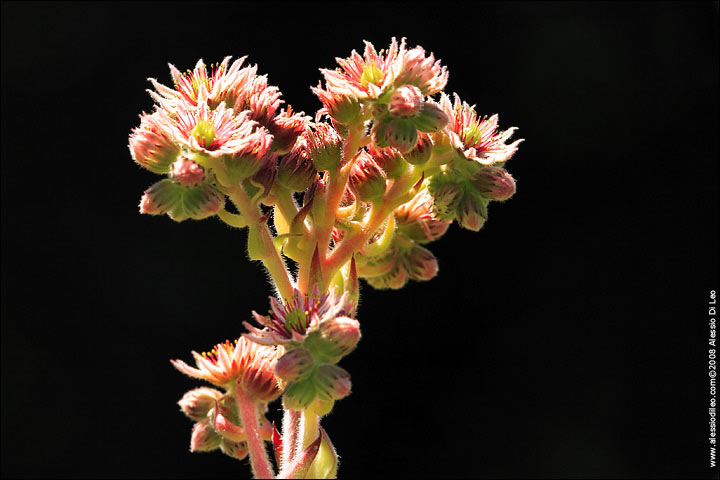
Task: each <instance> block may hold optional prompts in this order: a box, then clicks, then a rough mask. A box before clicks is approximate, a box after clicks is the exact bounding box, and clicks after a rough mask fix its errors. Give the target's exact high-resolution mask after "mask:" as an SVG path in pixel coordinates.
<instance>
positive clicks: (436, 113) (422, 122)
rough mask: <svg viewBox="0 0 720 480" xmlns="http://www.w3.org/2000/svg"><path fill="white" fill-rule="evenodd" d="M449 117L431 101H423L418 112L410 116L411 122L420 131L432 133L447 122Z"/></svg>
mask: <svg viewBox="0 0 720 480" xmlns="http://www.w3.org/2000/svg"><path fill="white" fill-rule="evenodd" d="M449 121H450V119H449V118H448V117H447V115H446V114H445V112H443V111H442V109H441V108H440V107H438V106H437V105H435V103H433V102H425V104H424V105H423V108H422V110H420V113H418V114H417V115H415V116H414V117H413V118H412V123H413V124H414V125H415V127H416V128H417V129H418V130H420V131H421V132H427V133H434V132H437V131H438V130H441V129H442V128H443V127H445V125H447V124H448V122H449Z"/></svg>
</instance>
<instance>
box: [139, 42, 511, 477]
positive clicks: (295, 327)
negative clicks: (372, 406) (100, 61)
mask: <svg viewBox="0 0 720 480" xmlns="http://www.w3.org/2000/svg"><path fill="white" fill-rule="evenodd" d="M244 60H245V58H241V59H238V60H235V61H234V62H232V63H231V59H230V58H229V57H228V58H225V59H224V60H223V61H222V62H221V63H219V64H216V65H214V66H212V67H211V68H210V69H209V70H208V67H207V66H206V65H205V64H204V63H203V61H202V60H200V61H199V62H198V63H197V65H196V66H195V68H194V69H193V70H191V71H187V72H186V73H182V72H180V71H179V70H177V69H176V68H175V67H173V66H172V65H171V66H170V73H171V75H172V80H173V86H172V87H168V86H165V85H162V84H160V83H158V82H157V81H155V80H153V79H151V80H150V81H151V82H152V84H153V87H154V90H153V91H150V94H151V96H152V97H153V99H154V100H155V102H156V105H155V110H154V112H153V113H151V114H143V115H141V117H140V126H139V127H137V128H135V129H134V130H133V131H132V133H131V135H130V142H129V143H130V152H131V155H132V158H133V159H134V160H135V162H136V163H137V164H139V165H140V166H142V167H144V168H146V169H148V170H150V171H151V172H154V173H157V174H161V175H165V176H166V178H165V179H163V180H160V181H158V182H157V183H155V184H154V185H152V186H151V187H150V188H148V189H147V190H146V191H145V193H144V195H143V196H142V198H141V200H140V212H141V213H145V214H150V215H165V214H167V215H168V216H169V217H170V218H171V219H173V220H175V221H176V222H182V221H184V220H187V219H193V220H201V219H205V218H209V217H215V218H218V219H219V220H221V221H222V222H224V223H226V224H228V225H230V226H232V227H236V228H241V229H247V232H248V233H247V235H248V241H247V245H248V255H249V257H250V258H251V259H253V260H259V261H261V262H262V263H263V265H264V267H265V268H266V269H267V271H268V273H269V274H270V276H271V278H272V282H273V286H274V296H273V297H271V298H270V310H269V312H268V313H267V314H266V315H261V314H258V313H256V312H252V315H248V317H247V320H248V321H246V322H244V325H245V328H246V331H245V332H244V333H243V332H238V335H239V338H238V339H237V340H236V341H234V342H228V341H226V342H224V343H219V344H217V345H216V346H215V347H213V348H211V349H210V351H209V352H205V353H197V352H193V356H194V360H195V364H196V366H194V367H193V366H191V365H189V364H187V363H185V362H183V361H182V360H174V361H173V362H172V363H173V365H174V366H175V367H176V368H177V369H178V370H180V371H181V372H183V373H185V374H187V375H190V376H192V377H195V378H198V379H201V380H205V381H207V382H209V383H211V384H213V385H214V386H215V387H217V388H209V387H200V388H197V389H194V390H191V391H189V392H187V393H186V394H185V395H184V396H183V398H182V399H181V400H180V402H179V405H180V407H181V409H182V411H183V412H184V413H185V414H186V415H187V416H188V417H189V418H191V419H192V420H193V421H195V425H194V427H193V429H192V436H191V442H190V450H191V451H210V450H215V449H219V450H221V451H222V452H223V453H224V454H226V455H229V456H231V457H234V458H237V459H244V458H246V457H249V459H250V464H251V466H252V470H253V473H254V475H255V476H256V477H258V478H273V477H275V478H332V477H335V476H336V474H337V468H338V460H337V454H336V452H335V449H334V448H333V445H332V443H331V442H330V438H329V436H328V434H327V433H326V432H325V431H324V430H323V429H322V427H320V418H321V417H322V416H324V415H327V414H329V413H330V412H331V411H332V410H333V407H334V405H335V402H336V401H337V400H340V399H342V398H344V397H346V396H347V395H349V394H350V391H351V380H350V374H349V373H348V372H347V371H346V370H344V369H343V368H342V367H341V366H340V365H339V363H340V361H341V360H342V358H343V357H344V356H345V355H347V354H349V353H350V352H351V351H352V350H353V349H355V347H356V345H357V343H358V341H359V340H360V323H359V321H358V318H357V315H358V311H357V305H358V300H359V294H360V288H359V279H360V278H364V279H365V280H366V281H367V283H368V284H370V285H371V286H372V287H374V288H389V289H399V288H402V287H404V286H405V285H406V284H407V283H408V281H410V280H416V281H427V280H430V279H431V278H433V277H434V276H435V275H437V272H438V263H437V260H436V259H435V256H434V255H433V254H432V252H431V251H430V250H429V249H428V248H427V247H428V244H430V243H431V242H433V241H435V240H437V239H438V238H440V237H441V236H442V235H443V234H444V233H445V232H446V231H447V229H448V228H449V226H450V224H451V223H452V222H453V221H457V223H458V224H459V225H460V227H462V228H466V229H469V230H473V231H478V230H480V228H481V227H482V226H483V225H484V223H485V221H486V220H487V218H488V204H489V203H491V202H492V201H504V200H507V199H508V198H510V197H511V196H512V195H513V193H514V192H515V181H514V180H513V178H512V176H510V174H509V173H508V172H507V171H506V170H505V168H504V165H505V162H506V161H507V160H508V159H509V158H510V157H512V155H513V154H514V153H515V152H516V150H517V148H518V144H519V143H520V142H521V141H522V140H516V141H514V142H512V143H508V142H509V141H510V137H511V136H512V134H513V132H514V130H515V128H514V127H513V128H509V129H507V130H505V131H500V130H498V117H497V115H493V116H491V117H489V118H488V117H485V116H479V115H478V114H477V113H476V112H475V110H474V107H471V106H470V105H468V104H467V103H465V102H463V101H462V100H461V99H460V98H459V97H458V96H457V94H455V95H454V97H453V98H452V99H451V98H450V97H449V96H448V95H447V94H445V93H444V92H443V89H444V88H445V86H446V84H447V81H448V72H447V69H446V67H444V66H441V64H440V61H439V60H438V61H436V60H435V59H434V57H433V55H432V54H430V55H427V54H426V52H425V51H424V50H423V48H421V47H414V48H408V47H407V46H406V43H405V40H404V39H403V40H402V41H401V42H400V43H399V44H398V43H397V41H396V40H395V39H393V40H392V42H391V44H390V47H389V48H388V49H387V50H386V51H384V50H381V51H379V52H378V51H376V50H375V48H374V47H373V45H372V44H370V43H367V42H366V44H365V50H364V52H363V54H362V55H360V54H358V53H356V52H355V51H353V52H352V54H351V56H350V57H349V58H344V59H340V58H338V59H337V61H338V64H339V65H340V67H339V68H337V69H335V70H321V72H322V74H323V76H324V78H325V84H324V85H323V84H322V82H321V83H320V84H319V85H318V86H317V87H314V88H312V91H313V92H314V93H315V95H317V97H318V98H319V100H320V102H321V103H322V108H320V109H319V110H318V111H317V112H316V114H315V116H314V117H309V116H306V115H304V114H303V113H302V112H301V113H296V112H294V111H293V109H292V108H291V107H290V106H287V107H286V108H283V109H281V108H280V107H281V104H282V103H283V101H282V100H281V98H280V97H281V94H280V91H279V90H278V88H277V87H274V86H270V85H268V81H267V78H266V76H262V75H258V74H257V66H243V64H244ZM433 96H435V98H433ZM231 206H232V207H231ZM228 207H230V208H231V209H232V208H233V207H234V210H235V211H236V212H237V213H235V212H231V211H229V210H228ZM288 259H289V260H291V261H292V262H294V264H295V266H296V268H295V269H294V272H293V273H291V271H290V270H289V269H288ZM278 398H281V399H282V400H281V401H282V406H283V409H284V416H283V424H282V433H280V432H279V431H278V430H277V429H275V428H274V427H273V425H272V424H271V423H270V422H269V421H268V420H267V419H266V417H265V414H266V412H267V409H268V403H269V402H272V401H274V400H276V399H278ZM266 441H267V442H272V446H273V451H274V457H275V466H273V463H272V462H271V460H270V458H269V456H268V454H267V449H266V446H265V443H264V442H266Z"/></svg>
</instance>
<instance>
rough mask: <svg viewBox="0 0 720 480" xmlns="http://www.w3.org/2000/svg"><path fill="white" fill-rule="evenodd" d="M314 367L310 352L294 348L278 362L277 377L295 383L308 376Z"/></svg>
mask: <svg viewBox="0 0 720 480" xmlns="http://www.w3.org/2000/svg"><path fill="white" fill-rule="evenodd" d="M313 365H314V361H313V357H312V355H311V354H310V352H308V351H307V350H305V349H304V348H302V347H298V348H294V349H292V350H290V351H289V352H287V353H286V354H285V355H283V356H282V357H280V359H279V360H278V361H277V364H276V365H275V376H276V377H278V378H280V379H281V380H283V381H285V382H295V381H297V380H300V379H301V378H303V377H305V376H307V374H308V373H310V371H311V370H312V367H313Z"/></svg>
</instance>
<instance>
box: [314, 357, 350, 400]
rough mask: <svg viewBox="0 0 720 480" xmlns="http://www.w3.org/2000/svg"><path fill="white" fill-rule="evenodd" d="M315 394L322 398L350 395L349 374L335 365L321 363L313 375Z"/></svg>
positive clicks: (335, 398) (328, 398)
mask: <svg viewBox="0 0 720 480" xmlns="http://www.w3.org/2000/svg"><path fill="white" fill-rule="evenodd" d="M313 380H314V382H315V387H316V388H317V396H318V397H319V398H320V399H322V400H339V399H341V398H344V397H347V396H348V395H350V390H351V388H352V383H351V382H350V374H349V373H348V372H347V371H345V370H344V369H342V368H340V367H338V366H337V365H321V366H320V367H318V369H317V370H315V373H314V375H313Z"/></svg>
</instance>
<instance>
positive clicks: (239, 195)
mask: <svg viewBox="0 0 720 480" xmlns="http://www.w3.org/2000/svg"><path fill="white" fill-rule="evenodd" d="M226 193H227V194H228V196H229V197H230V199H231V200H232V201H233V203H234V204H235V206H236V207H237V209H238V211H239V212H240V213H241V214H242V216H243V217H244V218H246V219H247V222H248V228H249V229H251V230H255V231H257V233H259V234H260V235H261V237H262V239H263V245H267V248H264V249H263V251H262V252H260V255H261V257H262V258H261V260H262V262H263V265H265V268H266V269H267V271H268V272H269V273H270V276H271V277H272V279H273V281H274V282H275V286H276V287H277V289H278V292H279V293H280V296H281V297H282V298H283V301H285V300H287V299H290V298H292V295H293V284H292V281H291V280H290V275H289V273H288V271H287V269H286V267H285V262H284V261H283V259H282V257H281V256H280V254H279V253H278V251H277V250H276V249H275V247H274V246H273V242H272V238H273V237H272V235H271V234H270V229H269V228H268V226H267V223H266V222H264V221H262V215H260V211H259V209H258V207H257V206H256V205H253V204H252V202H251V201H250V198H249V197H248V195H247V193H245V190H243V188H242V187H241V186H240V185H238V186H236V187H234V188H232V189H229V190H228V191H226Z"/></svg>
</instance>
